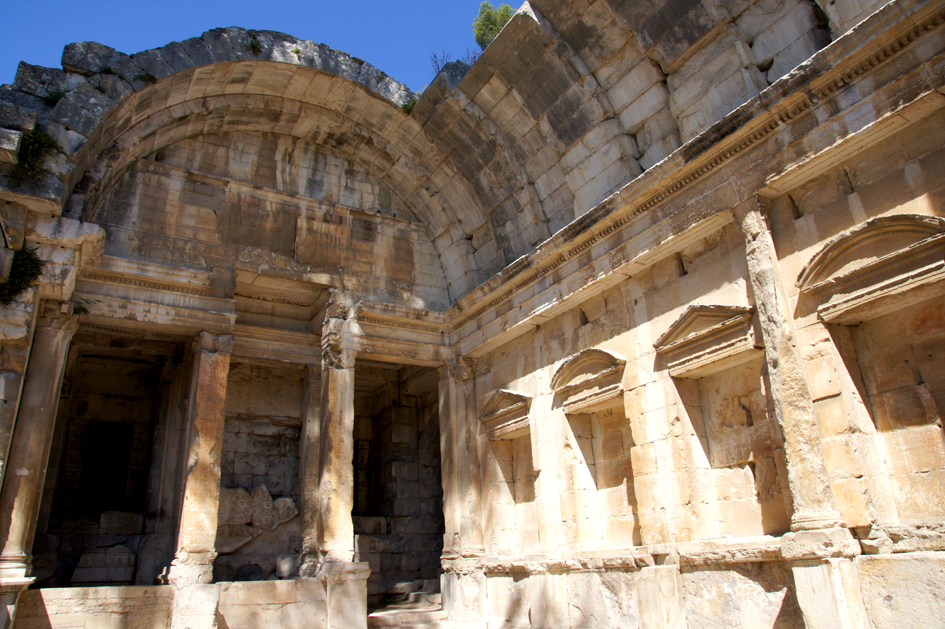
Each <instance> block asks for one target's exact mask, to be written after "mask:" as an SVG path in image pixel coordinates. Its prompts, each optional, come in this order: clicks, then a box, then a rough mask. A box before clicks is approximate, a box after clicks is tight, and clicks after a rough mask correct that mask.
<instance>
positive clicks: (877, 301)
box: [796, 215, 945, 523]
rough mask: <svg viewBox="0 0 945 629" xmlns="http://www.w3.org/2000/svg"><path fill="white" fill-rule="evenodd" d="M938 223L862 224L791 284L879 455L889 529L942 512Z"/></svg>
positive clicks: (944, 351)
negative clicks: (862, 412)
mask: <svg viewBox="0 0 945 629" xmlns="http://www.w3.org/2000/svg"><path fill="white" fill-rule="evenodd" d="M943 258H945V220H943V219H941V218H936V217H929V216H917V215H898V216H884V217H879V218H874V219H871V220H868V221H866V222H864V223H861V224H860V225H857V226H856V227H854V228H852V229H850V230H847V231H845V232H843V233H842V234H840V235H839V236H837V237H836V238H834V239H833V240H831V241H830V242H829V243H827V245H825V246H824V247H823V248H822V249H821V250H820V251H819V252H818V253H817V254H816V255H814V257H813V258H812V259H811V261H810V262H809V263H808V264H807V266H806V267H805V268H804V269H803V270H802V272H801V274H800V276H799V277H798V280H797V284H796V285H797V287H798V288H799V289H800V291H801V301H800V303H801V305H802V306H804V307H805V308H806V309H808V310H810V311H812V310H815V309H816V312H817V314H818V316H819V318H820V319H821V320H822V321H824V323H826V324H827V329H828V330H829V332H830V335H831V337H832V338H833V340H834V343H835V345H836V347H837V349H838V351H839V354H840V356H841V357H842V359H843V362H844V364H845V366H846V368H847V371H848V373H849V375H850V378H851V380H852V381H853V383H854V385H855V386H856V387H857V389H858V392H859V394H860V397H861V398H862V399H863V401H864V402H865V405H866V410H867V412H869V414H870V416H871V418H872V421H873V424H874V426H875V428H876V431H877V435H878V437H877V438H878V441H879V443H880V445H881V449H882V450H883V451H884V456H885V460H886V467H887V470H888V472H889V475H890V478H891V481H892V485H893V493H894V496H895V502H896V507H897V511H898V515H899V519H900V520H901V521H903V522H906V523H921V522H925V521H929V520H934V519H937V518H940V517H941V516H942V514H943V512H945V509H943V506H942V505H943V503H942V499H941V496H942V495H943V493H945V434H943V431H942V419H943V417H945V296H943V294H945V260H943Z"/></svg>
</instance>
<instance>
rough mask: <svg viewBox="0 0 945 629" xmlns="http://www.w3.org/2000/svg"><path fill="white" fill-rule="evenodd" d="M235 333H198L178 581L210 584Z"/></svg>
mask: <svg viewBox="0 0 945 629" xmlns="http://www.w3.org/2000/svg"><path fill="white" fill-rule="evenodd" d="M232 348H233V336H232V335H230V334H224V335H220V336H215V335H213V334H210V333H209V332H201V333H200V336H199V337H198V339H197V341H196V342H195V343H194V369H193V374H192V376H191V384H190V407H189V412H188V430H187V432H188V434H187V442H186V443H187V458H186V462H187V467H186V470H185V471H184V474H185V476H184V481H183V487H184V492H183V493H184V499H183V503H182V505H181V515H180V527H179V528H178V536H177V554H176V556H175V558H174V561H173V563H172V564H171V570H170V579H171V582H172V583H174V584H175V585H178V586H184V585H193V584H198V583H210V582H211V581H212V579H213V560H214V559H216V556H217V553H216V548H215V544H216V536H217V518H218V515H219V510H220V459H221V456H222V454H223V424H224V411H225V407H226V379H227V376H228V375H229V372H230V351H231V350H232Z"/></svg>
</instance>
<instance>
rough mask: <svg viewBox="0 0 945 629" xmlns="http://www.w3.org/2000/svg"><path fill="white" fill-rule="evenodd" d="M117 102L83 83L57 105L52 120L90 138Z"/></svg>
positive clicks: (51, 115)
mask: <svg viewBox="0 0 945 629" xmlns="http://www.w3.org/2000/svg"><path fill="white" fill-rule="evenodd" d="M115 105H116V102H115V101H114V100H112V99H111V98H109V97H108V96H106V95H105V94H102V93H101V92H99V91H98V90H96V89H95V88H93V87H92V86H91V85H89V84H88V83H81V84H79V85H78V86H76V88H75V89H74V90H72V91H71V92H69V93H68V94H66V95H65V96H64V97H63V98H62V99H60V100H59V102H58V103H56V106H55V107H54V108H53V110H52V113H51V114H50V118H51V119H52V120H54V121H55V122H58V123H60V124H61V125H62V126H64V127H66V128H67V129H71V130H73V131H75V132H77V133H81V134H82V135H84V136H86V137H88V136H89V135H91V134H92V131H94V130H95V127H97V126H98V125H99V123H100V122H101V121H102V118H103V117H104V116H105V114H106V113H107V112H108V111H109V110H110V109H111V108H112V107H114V106H115Z"/></svg>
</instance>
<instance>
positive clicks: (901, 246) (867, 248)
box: [795, 214, 945, 294]
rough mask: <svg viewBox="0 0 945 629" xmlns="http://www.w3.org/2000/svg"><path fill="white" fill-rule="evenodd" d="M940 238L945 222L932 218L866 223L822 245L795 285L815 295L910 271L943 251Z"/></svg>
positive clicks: (943, 242) (884, 218) (906, 217)
mask: <svg viewBox="0 0 945 629" xmlns="http://www.w3.org/2000/svg"><path fill="white" fill-rule="evenodd" d="M943 234H945V219H942V218H938V217H935V216H921V215H915V214H900V215H894V216H880V217H877V218H873V219H870V220H868V221H866V222H864V223H861V224H859V225H857V226H856V227H853V228H852V229H848V230H847V231H845V232H843V233H842V234H840V235H838V236H837V237H835V238H833V239H832V240H830V241H829V242H828V243H827V244H826V245H824V246H823V247H822V248H821V249H820V251H818V252H817V253H816V254H814V257H812V258H811V259H810V261H809V262H808V263H807V264H806V265H805V266H804V268H803V269H802V270H801V273H800V275H798V278H797V282H796V283H795V285H796V286H797V287H798V288H799V289H800V290H801V292H805V293H813V294H818V293H822V292H825V291H828V290H831V289H832V288H839V287H840V286H842V285H843V284H850V283H852V282H854V281H856V280H858V279H860V277H861V276H862V277H865V276H867V275H874V274H878V273H882V272H883V271H885V270H887V269H890V268H893V267H899V266H903V267H911V266H912V265H913V263H914V262H915V261H919V260H920V259H924V258H925V257H927V256H926V255H925V254H927V253H928V252H929V251H930V250H932V249H939V248H942V247H945V235H943ZM940 257H941V256H939V258H940ZM909 260H911V261H913V262H907V261H909Z"/></svg>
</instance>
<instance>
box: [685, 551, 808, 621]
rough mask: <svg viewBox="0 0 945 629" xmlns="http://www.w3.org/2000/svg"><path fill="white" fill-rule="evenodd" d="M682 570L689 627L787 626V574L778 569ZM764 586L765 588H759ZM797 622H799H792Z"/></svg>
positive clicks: (762, 566) (756, 565)
mask: <svg viewBox="0 0 945 629" xmlns="http://www.w3.org/2000/svg"><path fill="white" fill-rule="evenodd" d="M768 565H769V564H754V565H753V566H752V567H751V568H747V566H746V568H747V569H746V570H745V571H744V572H742V571H741V570H724V569H721V570H700V569H698V568H694V569H688V570H685V571H684V572H683V574H682V589H683V592H684V595H685V605H686V618H687V620H688V622H689V626H690V627H744V628H745V629H747V628H748V627H759V628H762V627H764V628H771V627H777V626H780V624H781V623H782V622H789V620H788V619H789V618H791V615H790V612H789V605H790V603H789V598H788V584H789V583H790V579H791V577H790V574H789V573H786V571H784V570H783V569H782V568H780V566H777V565H772V566H771V568H769V569H767V570H765V569H764V568H767V566H768ZM762 583H764V586H763V585H762ZM794 620H796V621H797V622H800V619H799V618H796V619H794Z"/></svg>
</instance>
